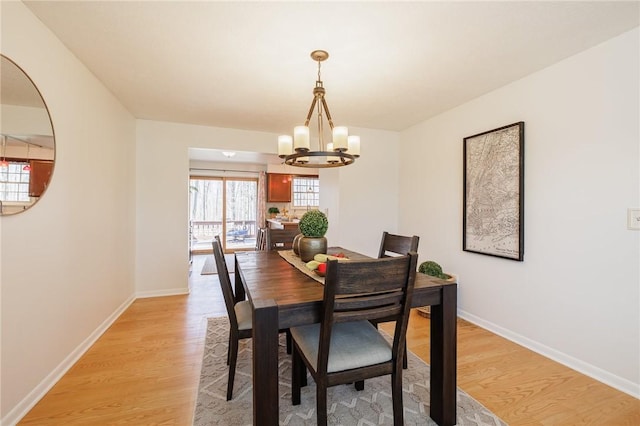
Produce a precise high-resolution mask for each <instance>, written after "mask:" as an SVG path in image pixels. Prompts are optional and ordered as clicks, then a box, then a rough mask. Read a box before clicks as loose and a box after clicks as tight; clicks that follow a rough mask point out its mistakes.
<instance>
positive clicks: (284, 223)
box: [267, 219, 300, 229]
mask: <svg viewBox="0 0 640 426" xmlns="http://www.w3.org/2000/svg"><path fill="white" fill-rule="evenodd" d="M299 222H300V221H299V220H298V219H294V220H279V219H267V226H268V227H269V228H271V229H292V228H297V227H298V223H299Z"/></svg>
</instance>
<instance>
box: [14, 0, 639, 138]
mask: <svg viewBox="0 0 640 426" xmlns="http://www.w3.org/2000/svg"><path fill="white" fill-rule="evenodd" d="M24 3H25V4H26V5H27V6H28V7H29V8H30V9H31V10H32V11H33V13H34V14H35V15H36V16H38V17H39V18H40V20H42V22H44V23H45V25H47V26H48V27H49V28H50V29H51V30H52V31H53V32H54V33H55V34H56V35H57V36H58V37H59V38H60V39H61V40H62V41H63V43H65V44H66V46H67V47H68V48H69V49H70V50H71V51H72V52H73V53H74V54H75V55H76V56H77V57H78V58H79V59H80V61H82V62H83V63H84V64H85V65H86V66H87V67H88V68H89V69H90V70H91V71H92V72H93V73H94V74H95V75H96V76H97V78H98V79H100V80H101V81H102V82H103V83H104V84H105V86H106V87H107V88H109V90H111V91H112V92H113V93H114V94H115V96H117V98H118V99H120V101H121V102H122V104H123V105H124V106H125V107H126V108H127V109H128V110H129V111H130V112H131V113H132V114H133V115H134V116H135V117H137V118H142V119H152V120H161V121H173V122H182V123H189V124H199V125H211V126H217V127H230V128H239V129H248V130H258V131H266V132H273V133H290V132H291V131H292V127H293V126H294V125H297V124H302V122H303V121H304V118H305V116H306V113H307V110H308V108H309V105H310V102H311V98H312V89H313V86H314V82H315V78H316V72H317V65H316V63H315V62H313V61H312V60H311V59H310V57H309V54H310V52H311V51H312V50H315V49H324V50H327V51H328V52H329V54H330V58H329V59H328V60H327V61H326V62H324V63H323V66H322V78H323V80H324V83H325V88H326V89H327V96H326V98H327V102H328V104H329V108H330V110H331V114H332V116H333V119H334V122H335V123H336V125H347V126H355V127H366V128H375V129H387V130H396V131H397V130H403V129H405V128H407V127H409V126H411V125H414V124H416V123H419V122H421V121H424V120H425V119H427V118H429V117H432V116H434V115H436V114H438V113H441V112H443V111H445V110H448V109H450V108H453V107H455V106H457V105H460V104H462V103H465V102H467V101H469V100H471V99H473V98H475V97H477V96H480V95H482V94H484V93H487V92H489V91H492V90H494V89H496V88H498V87H501V86H503V85H505V84H508V83H509V82H512V81H514V80H517V79H520V78H522V77H524V76H526V75H528V74H530V73H533V72H535V71H537V70H540V69H542V68H545V67H547V66H549V65H551V64H553V63H555V62H557V61H559V60H561V59H563V58H566V57H568V56H571V55H573V54H575V53H577V52H580V51H582V50H584V49H587V48H589V47H591V46H593V45H596V44H598V43H600V42H602V41H604V40H607V39H609V38H611V37H614V36H616V35H618V34H621V33H623V32H625V31H627V30H630V29H632V28H634V27H636V26H638V25H639V23H640V19H639V18H640V12H639V7H640V3H639V2H636V1H632V2H612V1H605V2H594V1H588V2H574V1H555V2H540V1H531V2H483V1H472V2H454V1H432V2H212V1H201V2H185V1H171V2H160V1H158V2H155V1H134V2H115V1H25V2H24ZM274 144H275V141H274Z"/></svg>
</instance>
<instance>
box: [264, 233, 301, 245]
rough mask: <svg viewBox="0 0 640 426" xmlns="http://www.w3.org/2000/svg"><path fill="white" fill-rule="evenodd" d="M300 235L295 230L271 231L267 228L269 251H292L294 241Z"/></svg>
mask: <svg viewBox="0 0 640 426" xmlns="http://www.w3.org/2000/svg"><path fill="white" fill-rule="evenodd" d="M299 233H300V230H298V229H297V228H294V229H271V228H267V250H291V249H292V248H293V239H294V238H295V236H296V235H298V234H299Z"/></svg>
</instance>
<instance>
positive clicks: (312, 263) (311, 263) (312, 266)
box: [306, 260, 321, 271]
mask: <svg viewBox="0 0 640 426" xmlns="http://www.w3.org/2000/svg"><path fill="white" fill-rule="evenodd" d="M320 263H321V262H318V261H315V260H310V261H308V262H307V263H306V267H307V268H309V269H311V270H312V271H315V270H316V269H318V265H320Z"/></svg>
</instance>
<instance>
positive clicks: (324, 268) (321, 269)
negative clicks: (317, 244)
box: [317, 263, 327, 274]
mask: <svg viewBox="0 0 640 426" xmlns="http://www.w3.org/2000/svg"><path fill="white" fill-rule="evenodd" d="M317 271H318V272H321V273H323V274H324V273H326V272H327V264H326V263H321V264H319V265H318V269H317Z"/></svg>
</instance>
